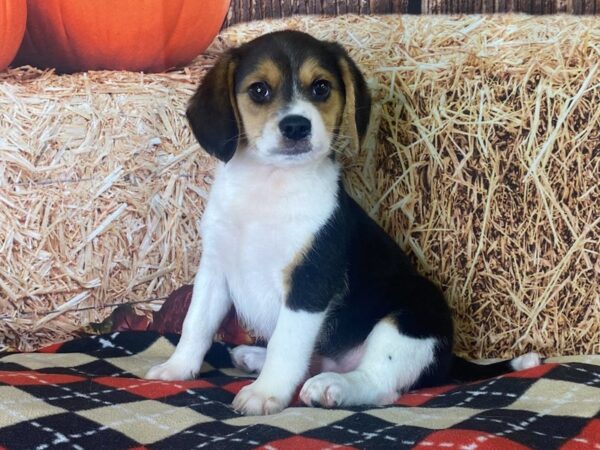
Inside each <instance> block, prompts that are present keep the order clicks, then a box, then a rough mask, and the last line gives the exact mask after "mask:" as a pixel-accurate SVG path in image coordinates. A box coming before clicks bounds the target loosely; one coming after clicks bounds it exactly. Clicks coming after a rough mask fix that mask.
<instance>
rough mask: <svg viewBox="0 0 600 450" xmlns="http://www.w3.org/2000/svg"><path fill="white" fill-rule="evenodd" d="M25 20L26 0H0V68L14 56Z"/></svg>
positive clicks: (6, 64) (19, 43)
mask: <svg viewBox="0 0 600 450" xmlns="http://www.w3.org/2000/svg"><path fill="white" fill-rule="evenodd" d="M26 21H27V2H26V0H0V70H4V69H6V66H8V65H9V64H10V63H11V62H12V60H13V58H14V57H15V55H16V53H17V50H18V49H19V46H20V45H21V41H22V40H23V34H24V33H25V23H26Z"/></svg>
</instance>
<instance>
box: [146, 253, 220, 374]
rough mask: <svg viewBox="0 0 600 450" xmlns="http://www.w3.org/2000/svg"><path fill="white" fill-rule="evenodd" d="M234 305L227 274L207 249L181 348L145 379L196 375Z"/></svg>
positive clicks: (184, 328)
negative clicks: (219, 267) (212, 259)
mask: <svg viewBox="0 0 600 450" xmlns="http://www.w3.org/2000/svg"><path fill="white" fill-rule="evenodd" d="M230 306H231V300H230V298H229V294H228V291H227V284H226V281H225V277H224V276H223V273H222V272H221V271H220V270H219V269H218V268H217V266H216V265H214V264H212V262H211V258H210V257H209V254H208V253H207V252H206V251H205V253H204V255H203V259H202V261H201V263H200V267H199V269H198V273H197V274H196V278H195V280H194V291H193V293H192V301H191V303H190V307H189V309H188V312H187V314H186V316H185V320H184V322H183V329H182V333H181V339H180V340H179V343H178V344H177V348H176V349H175V352H173V354H172V355H171V357H170V358H169V359H168V360H167V361H166V362H164V363H162V364H160V365H158V366H154V367H152V368H151V369H150V370H149V371H148V373H147V374H146V376H145V378H148V379H159V380H169V381H170V380H188V379H191V378H194V377H195V376H196V375H197V374H198V372H199V371H200V367H201V366H202V360H203V359H204V355H205V354H206V352H207V351H208V349H209V348H210V346H211V345H212V341H213V336H214V334H215V333H216V331H217V329H218V327H219V325H220V324H221V322H222V321H223V319H224V318H225V315H226V314H227V311H228V310H229V307H230Z"/></svg>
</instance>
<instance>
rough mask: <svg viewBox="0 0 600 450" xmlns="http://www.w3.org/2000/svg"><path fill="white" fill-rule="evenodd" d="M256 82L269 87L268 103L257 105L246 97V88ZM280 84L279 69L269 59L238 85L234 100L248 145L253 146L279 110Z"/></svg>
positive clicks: (280, 100)
mask: <svg viewBox="0 0 600 450" xmlns="http://www.w3.org/2000/svg"><path fill="white" fill-rule="evenodd" d="M258 82H265V83H267V84H268V85H269V86H270V87H271V92H272V98H271V101H270V102H268V103H264V104H257V103H255V102H253V101H252V99H251V98H250V96H249V95H248V88H249V87H250V86H251V85H252V84H254V83H258ZM282 82H283V74H282V73H281V70H280V69H279V67H278V66H277V65H276V64H275V63H274V62H273V61H271V60H270V59H265V60H263V61H261V62H260V63H259V64H258V65H257V66H256V69H255V70H254V71H252V72H250V73H249V74H248V75H247V76H246V77H245V78H244V79H243V80H242V82H241V83H240V91H239V92H237V93H236V99H237V104H238V109H239V111H240V116H241V119H242V124H243V125H244V130H245V137H246V139H247V141H248V143H249V144H250V145H253V144H254V143H255V142H256V140H257V139H258V138H259V137H260V135H261V133H262V131H263V128H264V126H265V124H266V123H267V121H268V120H269V119H272V118H273V117H275V116H276V115H277V113H278V112H279V111H280V110H281V108H282V98H281V83H282Z"/></svg>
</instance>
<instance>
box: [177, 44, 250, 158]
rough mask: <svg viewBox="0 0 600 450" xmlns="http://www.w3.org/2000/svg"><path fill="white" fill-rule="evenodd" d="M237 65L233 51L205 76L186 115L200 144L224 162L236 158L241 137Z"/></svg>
mask: <svg viewBox="0 0 600 450" xmlns="http://www.w3.org/2000/svg"><path fill="white" fill-rule="evenodd" d="M236 66H237V57H236V55H235V53H234V51H232V50H230V51H228V52H227V53H225V54H224V55H223V56H221V58H220V59H219V60H218V61H217V63H216V64H215V65H214V66H213V67H212V69H210V70H209V71H208V73H207V74H206V75H205V77H204V79H203V80H202V82H201V84H200V87H199V88H198V90H197V91H196V93H195V94H194V95H193V96H192V98H191V100H190V103H189V105H188V108H187V112H186V116H187V118H188V121H189V122H190V125H191V127H192V131H193V132H194V136H196V139H197V140H198V142H199V143H200V145H201V146H202V147H203V148H204V149H205V150H206V151H207V152H208V153H210V154H211V155H213V156H216V157H217V158H219V159H220V160H221V161H224V162H227V161H229V160H230V159H231V158H232V157H233V154H234V153H235V150H236V148H237V145H238V137H239V135H240V122H239V113H238V110H237V104H236V101H235V93H234V76H235V69H236Z"/></svg>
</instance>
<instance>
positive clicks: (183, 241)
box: [0, 15, 600, 357]
mask: <svg viewBox="0 0 600 450" xmlns="http://www.w3.org/2000/svg"><path fill="white" fill-rule="evenodd" d="M283 28H294V29H300V30H304V31H308V32H310V33H312V34H314V35H315V36H317V37H320V38H325V39H335V40H338V41H340V42H341V43H343V44H345V46H346V47H347V48H349V49H350V52H351V54H352V56H353V57H354V58H355V59H356V60H357V62H358V63H359V65H360V66H361V67H362V68H363V70H364V72H365V74H366V75H367V77H368V79H369V83H370V85H371V87H372V89H373V92H374V95H375V100H376V102H375V105H374V111H373V116H372V117H373V120H372V127H371V128H372V129H371V133H370V135H369V138H368V140H367V143H366V145H365V146H364V148H362V149H361V150H360V151H359V152H354V151H350V150H348V149H345V151H344V152H343V153H342V154H341V160H342V161H343V164H344V166H345V179H346V184H347V186H348V188H349V190H350V191H351V192H352V193H353V194H354V196H355V197H356V198H357V199H358V200H359V202H360V203H361V204H362V205H363V206H364V207H365V208H366V209H367V210H368V211H369V212H370V213H371V214H372V216H373V217H374V218H376V220H378V221H379V223H381V224H382V225H383V226H384V228H385V229H386V230H387V231H388V232H389V233H390V234H391V235H392V236H394V238H395V239H396V240H397V241H398V242H399V243H400V245H401V246H402V247H403V248H404V249H406V250H407V251H408V252H409V253H410V255H411V257H412V258H413V260H414V261H415V263H416V264H417V266H418V267H419V269H420V270H421V271H422V272H423V273H424V274H425V275H427V276H429V277H430V278H432V279H433V280H435V282H436V283H438V284H439V285H440V286H441V287H442V288H443V290H444V292H445V294H446V295H447V297H448V299H449V302H450V304H451V306H452V308H453V311H454V315H455V319H456V324H457V331H456V336H457V349H458V350H459V352H461V353H464V354H469V355H471V356H475V357H507V356H511V355H514V354H517V353H521V352H523V351H525V350H529V349H537V350H539V351H541V352H543V353H544V354H546V355H557V354H565V355H566V354H578V353H600V319H599V317H600V288H599V286H600V283H599V281H600V258H599V257H598V253H599V251H600V248H599V247H600V246H599V245H598V243H599V241H600V206H599V205H600V187H599V183H598V180H599V179H600V108H598V107H597V105H598V104H599V102H600V29H599V28H598V27H597V21H596V19H593V18H577V17H568V16H553V17H544V18H532V17H526V16H520V15H509V16H494V17H481V16H464V17H454V18H453V17H439V16H437V17H432V16H421V17H413V16H410V17H400V16H381V17H380V16H362V17H357V16H340V17H337V18H314V17H311V18H307V17H294V18H291V19H286V20H277V21H270V22H254V23H249V24H244V25H239V26H236V27H233V28H229V29H226V30H225V31H224V32H223V33H222V34H221V35H220V37H219V38H218V39H217V40H216V41H215V43H214V44H213V46H212V47H211V48H210V49H209V51H208V52H207V53H206V54H205V55H203V56H201V57H199V58H198V59H197V60H196V61H195V62H194V63H193V64H192V65H191V66H190V67H188V68H186V69H183V70H179V71H174V72H170V73H165V74H156V75H143V74H135V73H125V72H91V73H84V74H76V75H65V76H57V75H55V74H53V73H52V72H49V71H46V72H41V71H36V70H32V69H28V68H21V69H12V70H10V71H9V72H7V73H6V74H4V75H0V203H2V205H3V206H2V209H0V292H1V293H2V297H3V298H2V301H1V302H0V317H1V318H3V319H4V320H3V321H2V322H1V323H0V335H1V336H2V339H3V344H4V345H5V346H14V347H19V348H21V349H31V348H33V347H36V346H39V345H41V344H42V343H47V342H50V341H52V340H56V339H61V338H64V337H65V336H67V335H69V334H70V333H72V331H73V330H74V329H75V327H77V326H78V325H80V324H83V323H86V322H88V321H90V320H94V321H97V320H100V319H102V318H104V317H105V316H106V315H107V314H108V313H109V312H110V307H109V306H110V305H115V304H120V303H125V302H136V306H137V308H138V309H139V310H142V311H149V310H150V309H152V308H157V307H158V305H159V304H160V299H161V298H164V296H165V295H166V294H168V292H169V291H171V290H172V289H174V288H176V287H178V286H179V285H181V284H182V283H186V282H189V281H191V279H192V277H193V274H194V271H195V269H196V264H197V262H198V259H199V253H200V242H199V239H198V232H197V229H198V227H197V224H198V219H199V217H200V215H201V212H202V208H203V205H204V199H205V196H206V191H207V189H208V188H209V185H210V181H211V176H212V169H213V166H214V162H213V161H212V160H211V159H210V158H208V157H207V156H206V155H205V154H204V153H202V152H199V151H198V147H197V146H196V145H195V144H194V142H193V139H192V136H191V135H190V132H189V130H188V128H187V127H186V124H185V120H184V115H183V113H184V108H185V103H186V101H187V99H188V98H189V96H190V94H191V93H192V91H193V89H194V86H195V84H196V82H197V80H198V79H199V78H200V77H201V76H202V74H203V73H204V71H205V70H206V68H207V67H208V66H210V65H211V64H212V63H213V61H214V58H215V56H216V55H218V53H219V52H220V51H222V50H223V49H225V48H227V47H229V46H232V45H237V44H239V43H241V42H244V41H246V40H248V39H251V38H252V37H255V36H258V35H261V34H263V33H265V32H267V31H272V30H276V29H283ZM137 302H139V303H137Z"/></svg>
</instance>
